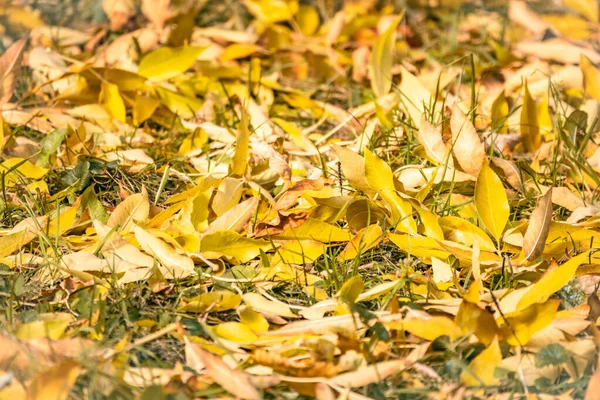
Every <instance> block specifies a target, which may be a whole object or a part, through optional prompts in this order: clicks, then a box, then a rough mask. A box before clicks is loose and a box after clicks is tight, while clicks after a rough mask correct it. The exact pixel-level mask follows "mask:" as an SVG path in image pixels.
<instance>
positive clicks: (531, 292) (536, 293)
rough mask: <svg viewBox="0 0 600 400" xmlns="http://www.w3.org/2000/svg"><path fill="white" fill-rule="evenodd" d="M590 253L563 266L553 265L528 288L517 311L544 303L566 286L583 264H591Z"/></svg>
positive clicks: (574, 258)
mask: <svg viewBox="0 0 600 400" xmlns="http://www.w3.org/2000/svg"><path fill="white" fill-rule="evenodd" d="M589 257H590V255H589V252H585V253H581V254H579V255H577V256H575V257H573V258H571V259H570V260H569V261H567V262H566V263H564V264H562V265H560V266H559V265H557V264H556V263H553V264H551V265H550V266H549V267H548V269H547V270H546V272H545V273H544V275H542V277H541V278H540V279H539V280H538V281H537V282H535V283H534V284H532V285H531V286H529V287H528V288H527V291H526V292H525V294H524V295H523V297H521V300H519V303H518V304H517V308H516V311H519V310H523V309H525V308H527V307H529V306H531V305H532V304H536V303H543V302H545V301H546V300H548V298H549V297H550V296H551V295H552V294H554V293H555V292H557V291H558V290H560V289H561V288H562V287H563V286H565V285H566V284H567V283H569V281H570V280H571V279H573V277H574V276H575V271H577V268H578V267H579V266H580V265H581V264H585V263H587V262H589Z"/></svg>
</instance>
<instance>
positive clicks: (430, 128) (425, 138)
mask: <svg viewBox="0 0 600 400" xmlns="http://www.w3.org/2000/svg"><path fill="white" fill-rule="evenodd" d="M417 140H418V141H419V143H420V144H421V145H422V146H423V148H424V149H425V154H426V155H427V158H428V159H429V160H430V161H431V162H432V163H434V164H435V165H447V166H448V167H449V168H452V167H453V166H454V161H453V160H452V156H451V155H450V147H449V146H446V144H445V143H444V141H443V140H442V132H441V131H440V130H439V129H438V128H436V127H435V126H434V125H433V124H431V123H430V122H429V121H427V118H426V117H425V114H423V115H422V116H421V125H420V127H419V130H418V131H417Z"/></svg>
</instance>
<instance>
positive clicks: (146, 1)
mask: <svg viewBox="0 0 600 400" xmlns="http://www.w3.org/2000/svg"><path fill="white" fill-rule="evenodd" d="M142 13H143V14H144V15H145V16H146V18H148V19H149V20H150V22H152V23H153V24H154V25H156V27H157V28H159V29H162V28H163V27H164V26H165V23H166V22H167V21H168V20H169V19H171V18H172V17H173V13H172V12H171V0H142Z"/></svg>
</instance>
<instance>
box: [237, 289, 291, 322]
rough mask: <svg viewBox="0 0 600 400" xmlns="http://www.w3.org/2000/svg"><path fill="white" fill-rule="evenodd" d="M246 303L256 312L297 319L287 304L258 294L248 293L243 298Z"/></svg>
mask: <svg viewBox="0 0 600 400" xmlns="http://www.w3.org/2000/svg"><path fill="white" fill-rule="evenodd" d="M242 298H243V299H244V303H246V304H247V305H248V306H250V307H252V309H253V310H254V311H258V312H264V313H267V314H275V315H279V316H280V317H285V318H296V314H294V313H293V312H292V310H291V309H290V307H289V306H288V305H287V304H284V303H280V302H275V301H273V300H269V299H267V298H266V297H263V296H261V295H260V294H258V293H246V294H244V296H242Z"/></svg>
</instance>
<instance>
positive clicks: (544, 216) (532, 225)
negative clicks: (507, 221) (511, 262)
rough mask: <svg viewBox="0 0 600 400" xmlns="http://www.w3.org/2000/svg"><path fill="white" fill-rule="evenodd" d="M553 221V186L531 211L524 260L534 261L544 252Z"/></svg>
mask: <svg viewBox="0 0 600 400" xmlns="http://www.w3.org/2000/svg"><path fill="white" fill-rule="evenodd" d="M551 221H552V188H550V190H548V191H547V192H546V194H545V195H543V196H542V197H540V199H539V201H538V204H537V205H536V207H535V209H534V210H533V212H532V213H531V218H530V219H529V225H528V226H527V231H526V232H525V236H524V238H523V255H524V256H523V260H530V261H533V260H535V259H536V258H537V257H539V256H540V254H542V252H543V251H544V246H545V245H546V239H547V238H548V231H549V229H550V222H551Z"/></svg>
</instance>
